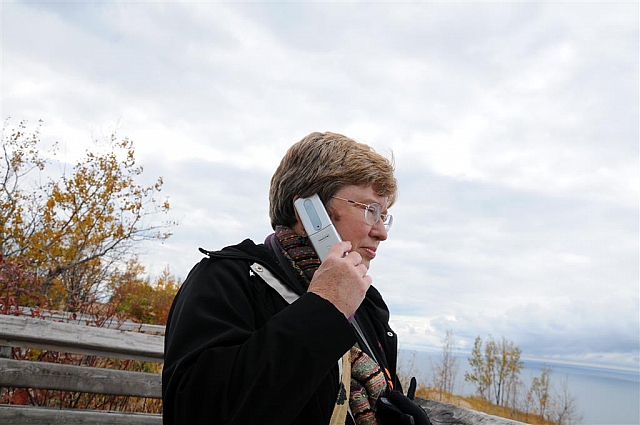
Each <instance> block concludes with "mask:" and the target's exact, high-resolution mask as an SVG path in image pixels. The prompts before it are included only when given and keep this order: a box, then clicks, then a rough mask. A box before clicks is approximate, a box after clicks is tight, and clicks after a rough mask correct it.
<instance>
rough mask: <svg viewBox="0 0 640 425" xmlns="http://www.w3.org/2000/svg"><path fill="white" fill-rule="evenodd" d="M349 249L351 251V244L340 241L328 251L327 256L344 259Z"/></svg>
mask: <svg viewBox="0 0 640 425" xmlns="http://www.w3.org/2000/svg"><path fill="white" fill-rule="evenodd" d="M350 249H351V242H349V241H342V242H338V243H337V244H335V245H333V246H332V247H331V249H330V250H329V254H331V255H335V256H337V257H346V254H348V253H349V250H350Z"/></svg>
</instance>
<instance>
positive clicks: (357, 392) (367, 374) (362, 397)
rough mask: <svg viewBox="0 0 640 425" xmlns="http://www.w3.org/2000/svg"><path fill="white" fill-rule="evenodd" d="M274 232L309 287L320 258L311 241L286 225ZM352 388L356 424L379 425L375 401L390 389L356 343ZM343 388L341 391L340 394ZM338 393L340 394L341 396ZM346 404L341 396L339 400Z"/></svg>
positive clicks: (382, 375) (300, 278)
mask: <svg viewBox="0 0 640 425" xmlns="http://www.w3.org/2000/svg"><path fill="white" fill-rule="evenodd" d="M275 235H276V237H277V240H278V241H279V242H280V246H279V248H280V250H281V252H282V254H283V255H284V257H285V258H286V259H287V260H288V261H289V263H290V264H291V266H292V267H293V269H294V270H295V271H296V273H297V275H298V280H299V281H300V283H301V285H302V286H303V287H304V288H305V289H307V288H309V283H310V282H311V279H312V278H313V274H314V273H315V271H316V270H317V269H318V267H320V259H319V258H318V255H317V254H316V251H315V250H314V249H313V247H312V246H311V245H310V243H309V238H307V237H303V236H300V235H298V234H296V233H295V232H294V231H293V230H291V229H290V228H288V227H284V226H276V232H275ZM350 359H351V384H350V385H351V387H350V393H349V407H350V409H351V413H352V414H353V417H354V419H355V421H356V424H357V425H378V421H377V419H376V417H375V405H376V401H377V400H378V398H379V397H380V395H381V394H382V393H384V391H385V389H386V388H387V382H386V380H385V377H384V374H383V372H382V371H381V370H380V366H379V365H378V364H377V363H376V361H375V360H374V359H372V358H371V357H370V356H369V355H367V353H365V352H364V351H362V350H361V349H360V346H359V345H358V344H357V343H356V344H355V345H354V346H353V347H352V348H351V351H350ZM342 393H343V390H341V391H340V394H342ZM340 394H339V395H340ZM341 402H342V403H344V400H341V397H338V398H337V400H336V403H341Z"/></svg>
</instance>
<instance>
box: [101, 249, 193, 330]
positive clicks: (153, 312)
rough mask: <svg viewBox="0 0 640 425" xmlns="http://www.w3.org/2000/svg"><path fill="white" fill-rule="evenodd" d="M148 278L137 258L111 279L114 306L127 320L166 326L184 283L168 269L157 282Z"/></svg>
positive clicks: (111, 301)
mask: <svg viewBox="0 0 640 425" xmlns="http://www.w3.org/2000/svg"><path fill="white" fill-rule="evenodd" d="M144 275H145V273H144V267H142V265H140V264H139V263H138V262H137V260H136V259H132V260H130V262H129V264H128V266H127V267H126V268H125V269H124V271H123V272H118V273H115V274H114V275H113V276H112V277H111V282H110V283H109V287H110V288H111V291H110V292H111V294H112V295H111V299H110V303H112V304H113V306H114V311H115V312H116V313H119V314H121V315H122V316H123V317H126V318H128V319H132V320H135V321H137V322H139V323H149V324H156V325H164V324H166V320H167V317H168V315H169V309H170V308H171V303H172V302H173V298H174V297H175V295H176V293H177V292H178V289H179V288H180V285H181V283H182V282H181V280H180V279H178V278H176V277H175V276H174V275H172V274H171V272H170V271H169V268H168V267H167V268H165V269H164V270H163V272H162V273H161V274H160V275H159V276H158V277H156V278H155V279H154V280H153V281H152V280H151V279H149V277H144Z"/></svg>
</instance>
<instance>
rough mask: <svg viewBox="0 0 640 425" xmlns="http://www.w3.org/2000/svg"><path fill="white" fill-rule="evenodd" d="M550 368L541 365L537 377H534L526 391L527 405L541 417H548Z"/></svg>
mask: <svg viewBox="0 0 640 425" xmlns="http://www.w3.org/2000/svg"><path fill="white" fill-rule="evenodd" d="M550 375H551V369H550V368H548V367H543V368H542V372H541V373H540V376H539V377H534V378H533V380H532V381H531V387H530V388H529V391H528V392H527V400H526V403H527V407H530V408H532V411H533V413H535V414H536V415H540V417H542V419H548V416H549V413H548V411H549V402H550V401H551V387H550V385H551V384H550V380H549V376H550Z"/></svg>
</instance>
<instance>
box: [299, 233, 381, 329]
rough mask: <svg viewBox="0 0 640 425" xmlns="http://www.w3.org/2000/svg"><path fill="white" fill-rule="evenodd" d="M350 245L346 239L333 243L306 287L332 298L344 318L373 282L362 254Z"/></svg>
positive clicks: (357, 304)
mask: <svg viewBox="0 0 640 425" xmlns="http://www.w3.org/2000/svg"><path fill="white" fill-rule="evenodd" d="M350 249H351V242H349V241H345V242H339V243H337V244H335V245H334V246H332V247H331V249H330V250H329V254H328V255H327V258H325V259H324V261H323V262H322V264H321V265H320V267H319V268H318V270H316V272H315V274H314V275H313V279H312V280H311V283H310V284H309V290H308V292H313V293H314V294H316V295H319V296H320V297H322V298H324V299H325V300H327V301H329V302H331V303H332V304H333V305H334V306H335V307H336V308H337V309H338V310H340V312H342V314H344V316H345V317H347V318H349V317H351V316H352V315H353V314H354V313H355V312H356V310H357V309H358V307H359V306H360V304H361V303H362V300H364V297H365V295H366V293H367V290H368V289H369V286H371V282H372V279H371V276H369V275H367V270H368V269H367V266H365V265H364V264H362V256H360V254H358V253H357V252H349V250H350Z"/></svg>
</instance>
